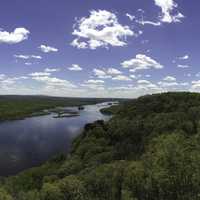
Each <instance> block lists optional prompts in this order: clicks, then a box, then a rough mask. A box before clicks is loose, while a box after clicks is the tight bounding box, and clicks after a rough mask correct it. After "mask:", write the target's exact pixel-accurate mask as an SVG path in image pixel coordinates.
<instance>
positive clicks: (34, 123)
mask: <svg viewBox="0 0 200 200" xmlns="http://www.w3.org/2000/svg"><path fill="white" fill-rule="evenodd" d="M108 106H109V105H108V103H107V102H105V103H98V104H92V105H84V109H82V110H79V108H78V106H71V107H60V106H59V107H56V108H50V109H45V110H43V111H40V112H38V113H35V114H34V115H32V117H27V118H24V119H21V120H7V121H2V122H0V160H1V163H0V176H8V175H13V174H16V173H17V172H20V171H22V170H24V169H28V168H31V167H34V166H38V165H40V164H42V163H44V162H45V161H47V160H49V159H51V158H52V157H54V156H56V155H57V154H60V153H65V154H66V152H68V151H69V149H70V146H71V142H72V140H73V139H74V138H75V137H76V136H77V135H79V134H80V133H81V132H82V130H83V128H84V127H85V126H86V124H88V123H92V122H94V121H96V120H105V121H107V120H108V119H110V116H108V115H104V114H102V113H101V112H100V110H101V109H103V108H105V107H108Z"/></svg>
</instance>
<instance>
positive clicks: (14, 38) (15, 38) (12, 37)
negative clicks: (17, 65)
mask: <svg viewBox="0 0 200 200" xmlns="http://www.w3.org/2000/svg"><path fill="white" fill-rule="evenodd" d="M29 34H30V32H29V30H27V29H26V28H16V29H15V30H14V31H13V32H11V33H9V32H7V31H4V30H1V29H0V43H6V44H17V43H20V42H22V41H24V40H27V39H28V35H29Z"/></svg>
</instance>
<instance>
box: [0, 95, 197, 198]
mask: <svg viewBox="0 0 200 200" xmlns="http://www.w3.org/2000/svg"><path fill="white" fill-rule="evenodd" d="M112 109H113V111H112V112H113V113H115V116H114V117H113V118H112V119H111V120H110V121H109V122H107V123H104V122H103V121H97V122H95V123H93V124H88V125H86V126H85V129H84V131H83V133H82V134H81V135H79V136H78V137H77V138H76V139H75V140H74V141H73V143H72V147H71V152H70V154H69V155H68V156H67V157H63V156H61V157H58V158H57V159H52V160H51V161H50V162H48V163H46V164H44V165H42V166H41V167H38V168H34V169H30V170H27V171H25V172H22V173H20V174H18V175H16V176H14V177H9V178H6V179H5V180H3V181H2V188H4V189H2V190H0V197H1V196H2V195H4V196H3V197H4V199H6V198H7V199H8V200H26V199H29V200H32V199H35V200H61V199H62V200H172V199H173V200H199V199H200V167H199V166H200V123H199V122H200V94H196V93H164V94H156V95H148V96H144V97H140V98H138V99H134V100H131V101H130V102H126V103H122V104H120V105H119V106H118V107H116V106H115V107H113V108H112ZM114 109H116V110H115V111H114ZM7 199H6V200H7ZM0 200H1V198H0Z"/></svg>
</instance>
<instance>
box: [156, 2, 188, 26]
mask: <svg viewBox="0 0 200 200" xmlns="http://www.w3.org/2000/svg"><path fill="white" fill-rule="evenodd" d="M154 2H155V5H156V6H158V7H160V8H161V12H162V14H161V16H160V20H161V21H162V22H165V23H173V22H181V19H182V18H184V15H183V14H182V13H180V12H178V11H177V7H178V4H177V3H176V2H175V1H174V0H154Z"/></svg>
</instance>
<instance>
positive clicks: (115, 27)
mask: <svg viewBox="0 0 200 200" xmlns="http://www.w3.org/2000/svg"><path fill="white" fill-rule="evenodd" d="M72 35H74V36H76V37H77V38H75V39H74V40H73V41H72V43H71V45H72V46H74V47H77V48H80V49H84V48H89V49H96V48H98V47H106V48H107V47H109V46H125V45H127V43H126V37H127V36H137V34H136V33H134V32H133V31H132V30H131V29H130V27H129V26H123V25H121V24H120V23H119V22H118V19H117V16H116V15H115V14H114V13H111V12H109V11H106V10H98V11H95V10H93V11H91V12H90V16H89V17H83V18H81V19H80V20H78V21H77V23H76V24H75V25H74V31H73V33H72Z"/></svg>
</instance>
